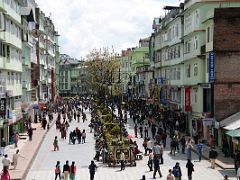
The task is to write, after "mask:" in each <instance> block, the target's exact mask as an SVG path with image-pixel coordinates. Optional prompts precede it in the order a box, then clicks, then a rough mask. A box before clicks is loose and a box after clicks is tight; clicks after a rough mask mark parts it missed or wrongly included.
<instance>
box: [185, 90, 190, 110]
mask: <svg viewBox="0 0 240 180" xmlns="http://www.w3.org/2000/svg"><path fill="white" fill-rule="evenodd" d="M190 92H191V91H190V87H186V88H185V112H190V111H191V94H190Z"/></svg>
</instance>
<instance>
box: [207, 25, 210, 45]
mask: <svg viewBox="0 0 240 180" xmlns="http://www.w3.org/2000/svg"><path fill="white" fill-rule="evenodd" d="M207 42H210V27H208V28H207Z"/></svg>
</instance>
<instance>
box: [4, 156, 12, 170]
mask: <svg viewBox="0 0 240 180" xmlns="http://www.w3.org/2000/svg"><path fill="white" fill-rule="evenodd" d="M2 164H3V168H6V169H9V166H10V164H11V162H10V160H9V158H8V155H7V154H5V155H4V158H3V159H2Z"/></svg>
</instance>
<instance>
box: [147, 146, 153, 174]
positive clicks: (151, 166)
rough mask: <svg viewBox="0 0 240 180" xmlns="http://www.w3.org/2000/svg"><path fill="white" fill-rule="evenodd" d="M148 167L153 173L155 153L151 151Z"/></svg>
mask: <svg viewBox="0 0 240 180" xmlns="http://www.w3.org/2000/svg"><path fill="white" fill-rule="evenodd" d="M148 167H149V171H153V152H152V150H151V149H150V150H149V155H148Z"/></svg>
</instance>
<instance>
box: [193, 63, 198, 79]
mask: <svg viewBox="0 0 240 180" xmlns="http://www.w3.org/2000/svg"><path fill="white" fill-rule="evenodd" d="M193 73H194V76H197V75H198V63H195V64H194V67H193Z"/></svg>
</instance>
